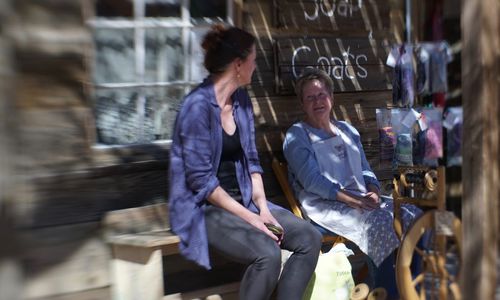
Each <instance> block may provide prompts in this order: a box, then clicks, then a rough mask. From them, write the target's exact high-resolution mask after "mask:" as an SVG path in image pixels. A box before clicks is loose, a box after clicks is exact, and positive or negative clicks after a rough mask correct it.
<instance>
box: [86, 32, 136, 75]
mask: <svg viewBox="0 0 500 300" xmlns="http://www.w3.org/2000/svg"><path fill="white" fill-rule="evenodd" d="M94 43H95V48H96V61H95V66H94V82H96V83H120V82H135V81H136V80H137V79H136V78H135V51H134V30H133V29H96V30H95V31H94Z"/></svg>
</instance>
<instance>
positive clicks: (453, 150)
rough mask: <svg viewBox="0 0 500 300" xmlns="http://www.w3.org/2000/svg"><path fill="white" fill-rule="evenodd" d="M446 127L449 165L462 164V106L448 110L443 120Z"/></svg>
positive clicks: (447, 160)
mask: <svg viewBox="0 0 500 300" xmlns="http://www.w3.org/2000/svg"><path fill="white" fill-rule="evenodd" d="M443 126H444V127H445V128H446V137H447V143H446V146H447V155H446V162H447V164H446V165H447V166H448V167H451V166H461V165H462V126H463V109H462V107H450V108H449V109H448V110H447V112H446V117H445V120H444V122H443Z"/></svg>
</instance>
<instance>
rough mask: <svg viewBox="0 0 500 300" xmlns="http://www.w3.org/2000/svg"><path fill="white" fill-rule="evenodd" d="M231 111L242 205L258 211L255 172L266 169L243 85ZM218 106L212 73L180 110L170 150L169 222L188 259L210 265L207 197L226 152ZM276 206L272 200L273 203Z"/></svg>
mask: <svg viewBox="0 0 500 300" xmlns="http://www.w3.org/2000/svg"><path fill="white" fill-rule="evenodd" d="M231 97H232V99H233V115H234V118H235V122H236V124H237V126H238V130H239V132H240V140H241V146H242V148H243V152H244V158H243V160H242V162H239V163H236V176H237V178H238V182H239V183H240V190H241V195H242V200H243V205H244V206H245V207H247V208H248V209H250V210H251V211H253V212H258V209H257V207H256V206H255V204H254V203H253V201H252V180H251V174H252V173H262V172H263V171H262V168H261V166H260V162H259V157H258V154H257V149H256V147H255V129H254V121H253V108H252V103H251V101H250V98H249V96H248V94H247V92H246V90H245V89H243V88H240V89H238V90H236V91H235V92H234V94H233V95H232V96H231ZM220 113H221V110H220V107H219V105H218V104H217V101H216V98H215V91H214V86H213V82H212V81H211V79H210V78H207V79H205V80H204V81H203V83H202V84H201V85H199V86H198V87H197V88H195V89H194V90H193V91H192V92H191V93H189V94H188V95H187V96H186V97H185V99H184V103H183V104H182V108H181V110H180V112H179V113H178V115H177V119H176V122H175V129H174V133H173V137H172V140H173V143H172V149H171V153H170V170H169V178H170V189H169V191H170V193H169V211H170V225H171V226H172V230H173V231H174V233H175V234H177V235H178V236H179V237H180V239H181V243H180V246H179V248H180V251H181V253H182V254H183V255H184V256H185V257H186V258H188V259H190V260H193V261H195V262H197V263H198V264H200V265H201V266H203V267H205V268H207V269H210V268H211V266H210V258H209V254H208V242H207V234H206V229H205V215H204V212H205V208H206V205H207V204H208V202H207V200H206V199H207V197H208V196H209V195H210V194H211V193H212V192H213V191H214V189H215V188H216V187H217V186H218V185H219V181H218V179H217V176H216V175H217V168H218V166H219V162H220V157H221V152H222V126H221V120H220ZM273 207H275V205H273V204H272V203H269V208H270V209H271V208H273Z"/></svg>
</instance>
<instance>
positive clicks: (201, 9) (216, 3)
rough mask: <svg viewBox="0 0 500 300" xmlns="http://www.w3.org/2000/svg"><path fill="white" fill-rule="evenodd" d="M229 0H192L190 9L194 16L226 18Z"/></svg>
mask: <svg viewBox="0 0 500 300" xmlns="http://www.w3.org/2000/svg"><path fill="white" fill-rule="evenodd" d="M226 1H227V0H192V1H191V6H190V8H189V11H190V13H191V17H192V18H203V17H207V18H216V17H220V18H222V19H225V18H226V14H227V12H226Z"/></svg>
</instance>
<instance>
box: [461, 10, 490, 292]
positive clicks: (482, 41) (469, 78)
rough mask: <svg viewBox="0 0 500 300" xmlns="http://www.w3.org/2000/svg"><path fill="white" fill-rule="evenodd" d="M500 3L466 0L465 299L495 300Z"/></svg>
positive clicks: (462, 15)
mask: <svg viewBox="0 0 500 300" xmlns="http://www.w3.org/2000/svg"><path fill="white" fill-rule="evenodd" d="M499 19H500V2H498V1H497V0H468V1H462V14H461V29H462V45H463V51H462V86H463V107H464V127H463V130H464V131H463V145H464V146H463V174H467V176H464V177H463V190H464V193H463V205H462V215H463V222H462V224H463V238H464V257H463V258H462V259H463V264H462V278H461V287H462V293H463V299H495V288H496V282H497V279H496V278H497V270H496V265H497V260H498V241H499V237H500V235H499V234H498V217H499V211H498V208H499V205H498V204H499V201H500V188H499V187H500V185H499V184H498V183H499V181H500V178H499V169H500V164H499V159H498V158H499V154H500V153H499V147H500V141H499V135H500V120H499V117H498V116H499V115H500V104H499V103H500V91H499V76H500V53H499V49H500V25H499V24H500V23H499Z"/></svg>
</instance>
